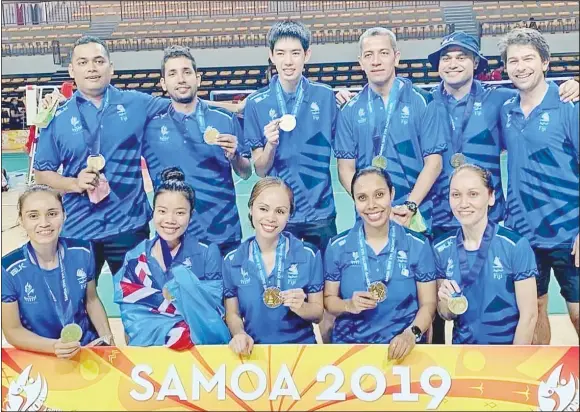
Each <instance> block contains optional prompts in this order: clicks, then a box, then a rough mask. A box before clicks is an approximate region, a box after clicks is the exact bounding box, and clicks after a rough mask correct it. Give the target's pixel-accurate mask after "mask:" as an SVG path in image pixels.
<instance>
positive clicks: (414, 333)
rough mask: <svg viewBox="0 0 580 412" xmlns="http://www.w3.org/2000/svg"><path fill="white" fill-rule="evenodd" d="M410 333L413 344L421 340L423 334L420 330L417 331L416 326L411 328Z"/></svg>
mask: <svg viewBox="0 0 580 412" xmlns="http://www.w3.org/2000/svg"><path fill="white" fill-rule="evenodd" d="M411 333H413V335H415V342H419V341H420V340H421V337H422V336H423V332H421V329H419V327H418V326H415V325H413V326H411Z"/></svg>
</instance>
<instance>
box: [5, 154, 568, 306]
mask: <svg viewBox="0 0 580 412" xmlns="http://www.w3.org/2000/svg"><path fill="white" fill-rule="evenodd" d="M2 167H3V168H5V169H6V170H7V171H8V172H9V173H14V172H22V171H26V168H27V155H26V154H15V153H3V154H2ZM505 167H506V156H503V157H502V172H504V173H502V175H503V176H505V175H506V173H505ZM331 173H332V186H333V190H334V200H335V203H336V209H337V210H336V211H337V221H336V225H337V229H338V232H339V233H340V232H342V231H344V230H347V229H349V228H350V227H352V226H353V224H354V206H353V201H352V199H351V198H350V196H349V195H348V194H347V193H346V192H345V190H344V188H343V187H342V186H341V184H340V182H339V180H338V172H337V169H336V160H335V159H333V162H332V165H331ZM257 180H258V177H257V176H256V175H253V176H252V177H251V178H250V179H248V180H245V181H244V180H240V179H239V178H238V177H237V176H236V180H235V182H236V193H237V205H238V211H239V214H240V219H241V221H242V232H243V236H244V238H246V237H248V236H250V235H252V234H253V229H252V227H251V226H250V223H249V220H248V199H249V196H250V192H251V190H252V187H253V185H254V183H255V182H256V181H257ZM503 183H504V188H505V181H504V182H503ZM149 200H150V201H151V200H152V194H149ZM98 292H99V296H100V297H101V300H102V301H103V304H104V306H105V309H106V310H107V314H108V315H109V316H110V317H118V316H119V307H118V305H116V304H115V303H114V302H113V284H112V281H111V276H110V272H109V270H108V268H105V272H104V273H103V274H102V276H101V278H100V281H99V287H98ZM549 296H550V300H549V312H550V314H562V313H567V311H566V305H565V302H564V300H563V298H562V297H561V296H560V287H559V286H558V284H557V283H556V281H555V279H554V278H553V277H552V281H551V282H550V291H549Z"/></svg>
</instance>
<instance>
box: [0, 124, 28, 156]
mask: <svg viewBox="0 0 580 412" xmlns="http://www.w3.org/2000/svg"><path fill="white" fill-rule="evenodd" d="M27 140H28V129H26V130H3V131H2V150H9V151H18V152H24V151H25V149H24V146H25V145H26V141H27Z"/></svg>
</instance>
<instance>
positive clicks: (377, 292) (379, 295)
mask: <svg viewBox="0 0 580 412" xmlns="http://www.w3.org/2000/svg"><path fill="white" fill-rule="evenodd" d="M368 291H369V292H370V293H371V295H372V297H373V299H375V300H376V301H377V302H379V303H381V302H383V301H384V300H385V299H386V298H387V287H386V286H385V284H384V283H383V282H373V283H371V285H370V286H369V288H368Z"/></svg>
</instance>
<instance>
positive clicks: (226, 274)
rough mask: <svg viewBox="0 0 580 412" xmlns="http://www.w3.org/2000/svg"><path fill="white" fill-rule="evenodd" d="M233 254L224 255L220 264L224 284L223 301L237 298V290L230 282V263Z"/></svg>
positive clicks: (231, 281)
mask: <svg viewBox="0 0 580 412" xmlns="http://www.w3.org/2000/svg"><path fill="white" fill-rule="evenodd" d="M233 257H234V254H233V253H232V254H231V255H226V257H225V259H224V260H223V262H222V277H223V282H224V299H229V298H235V297H237V296H238V290H237V288H236V285H234V282H233V280H232V264H231V261H232V259H233Z"/></svg>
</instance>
